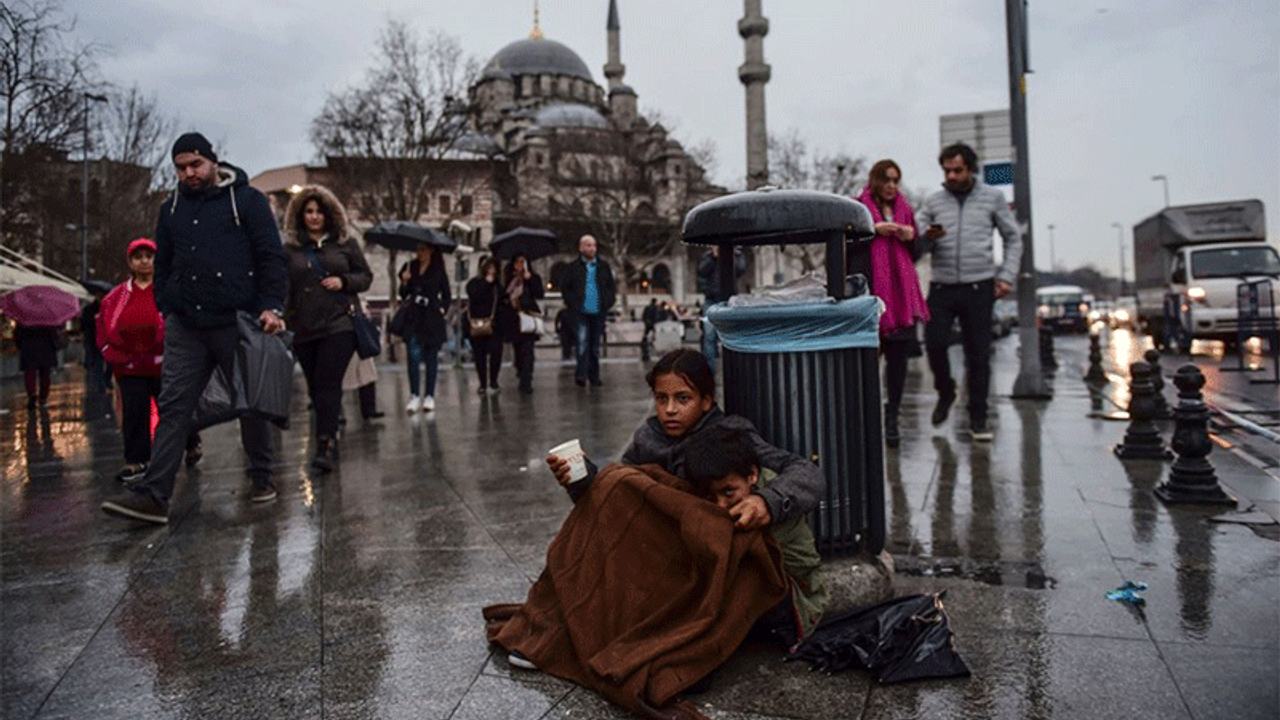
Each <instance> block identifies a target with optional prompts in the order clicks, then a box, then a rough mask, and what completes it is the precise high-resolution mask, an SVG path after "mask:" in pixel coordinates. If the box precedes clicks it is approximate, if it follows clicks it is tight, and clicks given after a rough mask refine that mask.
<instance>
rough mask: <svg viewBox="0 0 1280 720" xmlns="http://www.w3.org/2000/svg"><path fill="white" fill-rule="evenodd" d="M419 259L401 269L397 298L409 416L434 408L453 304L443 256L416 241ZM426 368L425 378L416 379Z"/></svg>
mask: <svg viewBox="0 0 1280 720" xmlns="http://www.w3.org/2000/svg"><path fill="white" fill-rule="evenodd" d="M417 253H418V256H417V257H416V258H415V259H413V260H410V261H409V262H407V263H405V264H404V265H403V266H402V267H401V268H400V299H401V301H402V302H404V303H406V304H407V306H408V307H407V308H406V309H405V316H404V344H405V356H406V358H407V361H408V364H409V396H410V397H409V404H408V405H406V406H405V410H406V411H408V412H409V413H410V414H412V413H415V412H418V411H419V410H423V411H426V412H431V411H433V410H435V409H436V400H435V392H436V377H437V374H438V373H439V370H440V346H442V345H444V341H445V338H446V332H447V331H446V328H445V322H444V311H445V308H447V307H449V304H450V303H451V302H453V296H452V294H451V293H450V292H449V278H448V276H447V275H445V272H444V257H443V255H442V254H441V252H440V249H439V248H436V247H435V246H433V245H432V244H431V243H429V242H419V243H418V246H417ZM424 363H425V365H426V370H427V373H426V377H425V378H422V377H419V372H420V368H421V366H422V365H423V364H424Z"/></svg>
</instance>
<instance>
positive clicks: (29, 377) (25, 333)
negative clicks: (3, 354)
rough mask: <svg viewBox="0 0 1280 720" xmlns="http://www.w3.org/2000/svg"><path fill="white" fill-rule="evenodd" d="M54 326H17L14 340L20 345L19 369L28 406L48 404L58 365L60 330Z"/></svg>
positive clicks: (29, 407) (30, 407)
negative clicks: (54, 370) (51, 379)
mask: <svg viewBox="0 0 1280 720" xmlns="http://www.w3.org/2000/svg"><path fill="white" fill-rule="evenodd" d="M59 330H60V328H55V327H27V326H25V325H16V326H15V327H14V331H13V340H14V342H16V343H17V345H18V369H19V370H21V371H22V374H23V379H24V380H25V381H26V384H27V408H28V409H32V408H35V406H36V403H39V404H40V407H45V406H47V405H48V404H49V381H50V376H51V373H52V372H53V368H54V367H56V366H57V364H58V341H59V338H58V332H59Z"/></svg>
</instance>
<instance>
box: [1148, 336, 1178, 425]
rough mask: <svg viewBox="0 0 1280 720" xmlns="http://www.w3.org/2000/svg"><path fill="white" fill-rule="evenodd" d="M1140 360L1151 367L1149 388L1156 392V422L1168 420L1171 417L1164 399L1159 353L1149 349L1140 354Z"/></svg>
mask: <svg viewBox="0 0 1280 720" xmlns="http://www.w3.org/2000/svg"><path fill="white" fill-rule="evenodd" d="M1142 358H1143V359H1144V360H1146V361H1147V364H1148V365H1150V366H1151V386H1152V387H1153V388H1155V392H1156V414H1155V419H1156V420H1168V419H1169V418H1171V417H1173V411H1172V410H1171V409H1170V408H1169V401H1168V400H1165V397H1164V369H1163V368H1161V367H1160V351H1159V350H1155V349H1151V350H1148V351H1146V352H1145V353H1143V354H1142Z"/></svg>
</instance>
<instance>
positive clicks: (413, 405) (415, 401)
mask: <svg viewBox="0 0 1280 720" xmlns="http://www.w3.org/2000/svg"><path fill="white" fill-rule="evenodd" d="M421 409H422V398H420V397H418V396H417V395H413V396H410V397H409V404H408V405H405V406H404V411H405V412H407V413H409V414H410V415H412V414H414V413H416V412H418V411H419V410H421Z"/></svg>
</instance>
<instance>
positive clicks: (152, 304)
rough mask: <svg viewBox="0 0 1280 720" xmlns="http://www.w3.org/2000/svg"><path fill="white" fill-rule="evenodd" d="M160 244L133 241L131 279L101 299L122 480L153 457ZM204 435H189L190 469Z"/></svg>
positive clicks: (141, 471) (138, 473)
mask: <svg viewBox="0 0 1280 720" xmlns="http://www.w3.org/2000/svg"><path fill="white" fill-rule="evenodd" d="M155 259H156V244H155V243H154V242H152V241H151V240H149V239H147V238H138V239H137V240H134V241H133V242H131V243H129V247H128V249H126V250H125V260H126V262H128V264H129V276H130V277H129V279H128V280H126V281H124V282H122V283H120V284H119V285H117V286H115V287H114V288H112V289H111V292H108V293H107V294H106V296H105V297H104V298H102V308H101V309H100V310H99V311H98V317H97V320H96V322H95V328H94V329H95V332H96V334H95V338H96V340H97V342H98V349H99V350H100V351H101V352H102V359H103V360H105V361H106V363H107V365H109V366H110V367H111V372H112V374H114V375H115V379H116V387H118V388H119V391H120V434H121V435H122V437H123V440H124V462H125V465H124V468H123V469H121V470H120V472H119V473H118V474H117V475H116V479H117V480H119V481H120V482H123V483H132V482H136V481H138V480H141V479H142V477H143V475H145V474H146V472H147V463H148V462H150V461H151V407H152V404H153V403H154V402H155V399H156V398H157V397H159V396H160V370H161V367H160V363H161V356H162V355H163V354H164V318H163V317H161V316H160V310H159V309H157V308H156V294H155V293H156V290H155V285H154V284H153V282H154V280H155ZM200 456H201V449H200V434H199V433H198V432H196V431H195V430H192V431H191V434H190V435H188V436H187V453H186V460H187V467H192V466H194V465H195V464H196V463H197V462H199V461H200Z"/></svg>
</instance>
